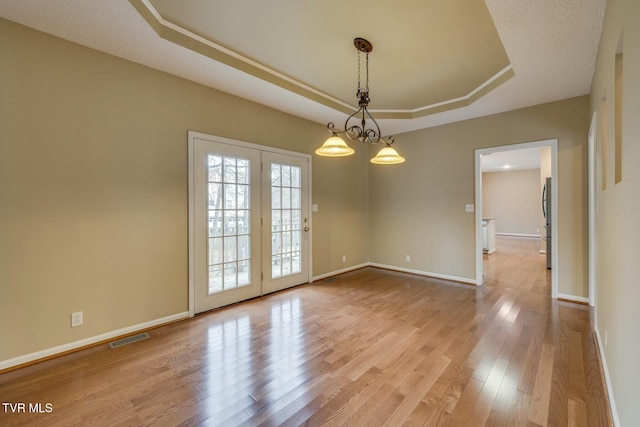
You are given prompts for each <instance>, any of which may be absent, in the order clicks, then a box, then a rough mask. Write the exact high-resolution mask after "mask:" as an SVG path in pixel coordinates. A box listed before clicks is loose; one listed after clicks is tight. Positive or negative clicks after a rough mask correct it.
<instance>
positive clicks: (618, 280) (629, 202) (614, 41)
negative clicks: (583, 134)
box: [591, 0, 640, 426]
mask: <svg viewBox="0 0 640 427" xmlns="http://www.w3.org/2000/svg"><path fill="white" fill-rule="evenodd" d="M639 22H640V2H638V1H637V0H609V1H608V2H607V10H606V14H605V22H604V28H603V31H602V38H601V40H600V47H599V51H598V58H597V63H596V72H595V75H594V79H593V84H592V88H591V90H592V91H591V111H592V112H597V113H598V115H601V113H602V112H603V111H602V110H601V106H602V100H603V99H606V100H607V105H608V108H606V112H604V114H605V119H606V122H607V126H606V129H605V130H604V134H605V135H604V137H605V138H606V156H605V157H606V159H607V165H606V167H605V169H606V175H607V176H606V178H607V188H606V190H604V191H603V190H602V179H603V174H602V171H603V168H602V163H601V162H602V155H603V153H602V151H601V148H602V142H603V130H602V127H601V126H600V124H601V121H600V119H601V118H602V117H598V120H597V124H598V127H597V131H596V136H597V139H596V146H597V147H598V148H597V151H596V154H597V158H596V175H597V182H596V194H595V196H596V204H597V213H596V218H595V220H596V234H595V237H596V284H597V292H596V319H597V323H596V325H595V326H596V330H597V331H598V334H599V337H600V341H601V344H602V345H603V347H604V337H605V333H606V335H607V337H608V339H607V342H608V346H607V347H606V348H603V349H604V352H603V354H604V356H605V359H606V363H607V368H608V373H609V377H610V379H611V381H610V384H611V387H612V389H611V391H612V397H613V399H614V401H615V404H616V407H617V412H618V416H619V420H620V425H621V426H638V425H640V388H638V382H639V381H640V365H639V364H638V362H637V359H638V354H640V309H639V308H638V304H639V303H640V283H639V281H638V259H639V256H640V227H639V226H638V211H639V210H640V191H639V188H640V167H639V165H640V120H638V118H639V117H640V77H639V76H640V25H638V23H639ZM623 33H624V43H623V57H624V69H623V76H624V87H623V91H622V102H623V111H622V181H621V182H619V183H618V184H616V183H615V180H614V165H615V157H616V156H615V152H614V151H615V144H614V141H615V137H614V132H615V126H614V124H615V108H614V105H615V66H614V64H615V55H616V50H617V47H618V41H619V40H620V36H621V34H623Z"/></svg>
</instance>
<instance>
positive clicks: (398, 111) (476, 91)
mask: <svg viewBox="0 0 640 427" xmlns="http://www.w3.org/2000/svg"><path fill="white" fill-rule="evenodd" d="M512 69H513V67H512V66H511V64H509V65H507V66H506V67H504V68H503V69H502V70H500V71H498V73H496V74H495V75H494V76H493V77H491V78H490V79H489V80H487V81H486V82H484V83H482V84H481V85H480V86H478V87H477V88H475V89H474V90H472V91H471V92H469V93H468V94H467V95H464V96H460V97H458V98H454V99H449V100H447V101H442V102H437V103H435V104H431V105H427V106H424V107H420V108H415V109H413V110H373V109H372V110H369V111H371V112H372V113H410V114H415V113H419V112H422V111H426V110H429V109H432V108H438V107H442V106H443V105H448V104H454V103H456V102H460V101H468V100H470V99H471V98H472V97H473V96H475V95H476V94H477V93H478V92H480V91H481V90H482V89H484V88H485V87H487V86H489V85H490V84H491V83H493V82H495V81H496V80H498V79H499V78H500V77H502V76H503V75H505V74H506V73H508V72H509V71H511V70H512Z"/></svg>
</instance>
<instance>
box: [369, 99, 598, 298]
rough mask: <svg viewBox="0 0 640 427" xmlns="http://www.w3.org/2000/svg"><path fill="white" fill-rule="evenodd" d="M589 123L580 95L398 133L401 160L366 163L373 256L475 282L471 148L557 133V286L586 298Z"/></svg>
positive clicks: (388, 262) (585, 101)
mask: <svg viewBox="0 0 640 427" xmlns="http://www.w3.org/2000/svg"><path fill="white" fill-rule="evenodd" d="M588 128H589V98H588V97H587V96H582V97H578V98H572V99H568V100H564V101H559V102H553V103H550V104H544V105H539V106H535V107H530V108H525V109H521V110H515V111H510V112H507V113H502V114H496V115H492V116H487V117H482V118H478V119H473V120H467V121H463V122H458V123H453V124H449V125H444V126H438V127H434V128H429V129H423V130H418V131H415V132H410V133H405V134H402V135H397V136H396V144H397V145H396V146H397V149H398V150H399V151H400V152H401V153H402V155H403V156H404V157H406V159H407V161H406V163H403V164H402V165H399V166H398V167H395V168H377V167H375V166H371V167H370V179H371V181H370V224H371V261H372V262H376V263H380V264H386V265H391V266H397V267H402V268H409V269H414V270H420V271H426V272H431V273H438V274H443V275H450V276H456V277H461V278H466V279H471V280H475V254H474V251H475V228H474V214H473V213H467V212H465V209H464V208H465V204H468V203H474V198H475V184H474V155H475V149H478V148H488V147H494V146H502V145H509V144H516V143H522V142H531V141H541V140H548V139H553V138H557V139H558V174H559V176H558V178H557V180H558V189H559V194H558V197H559V203H558V211H559V217H560V218H559V236H558V247H559V254H558V256H559V261H558V262H559V268H558V272H559V283H558V291H559V292H560V293H562V294H567V295H574V296H579V297H586V296H587V295H588V282H587V170H586V161H587V134H588V130H589V129H588ZM406 254H410V255H411V256H412V257H411V263H406V262H405V255H406Z"/></svg>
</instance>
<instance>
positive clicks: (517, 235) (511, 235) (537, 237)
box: [496, 233, 542, 239]
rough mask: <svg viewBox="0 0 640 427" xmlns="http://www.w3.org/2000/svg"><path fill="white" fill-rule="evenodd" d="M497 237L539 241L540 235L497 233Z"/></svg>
mask: <svg viewBox="0 0 640 427" xmlns="http://www.w3.org/2000/svg"><path fill="white" fill-rule="evenodd" d="M496 236H507V237H531V238H534V239H539V238H540V237H542V236H540V235H539V234H518V233H496Z"/></svg>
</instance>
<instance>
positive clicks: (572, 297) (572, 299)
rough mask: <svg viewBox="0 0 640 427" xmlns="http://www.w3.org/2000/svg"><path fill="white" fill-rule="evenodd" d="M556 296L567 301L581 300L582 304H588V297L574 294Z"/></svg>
mask: <svg viewBox="0 0 640 427" xmlns="http://www.w3.org/2000/svg"><path fill="white" fill-rule="evenodd" d="M558 298H561V299H564V300H567V301H575V302H581V303H584V304H589V298H585V297H577V296H575V295H567V294H558Z"/></svg>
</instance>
